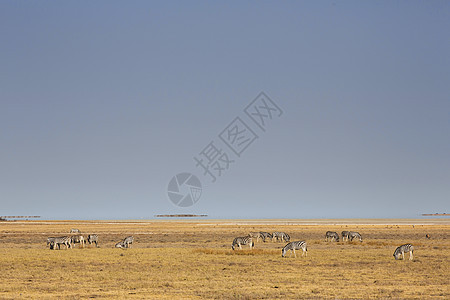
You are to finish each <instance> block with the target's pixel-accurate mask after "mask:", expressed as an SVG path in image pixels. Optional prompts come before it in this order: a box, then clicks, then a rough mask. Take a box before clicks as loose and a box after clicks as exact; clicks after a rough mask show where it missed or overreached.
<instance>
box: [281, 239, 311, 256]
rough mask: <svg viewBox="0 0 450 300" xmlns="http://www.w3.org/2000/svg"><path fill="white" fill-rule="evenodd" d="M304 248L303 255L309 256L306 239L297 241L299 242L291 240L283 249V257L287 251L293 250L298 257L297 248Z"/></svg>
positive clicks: (290, 253)
mask: <svg viewBox="0 0 450 300" xmlns="http://www.w3.org/2000/svg"><path fill="white" fill-rule="evenodd" d="M300 249H302V256H303V255H305V256H308V249H307V248H306V242H305V241H297V242H290V243H289V244H287V245H286V246H284V248H283V249H282V250H281V257H285V256H286V252H287V251H289V250H291V251H292V252H294V256H295V257H297V254H295V250H300ZM292 252H289V257H290V256H291V255H292Z"/></svg>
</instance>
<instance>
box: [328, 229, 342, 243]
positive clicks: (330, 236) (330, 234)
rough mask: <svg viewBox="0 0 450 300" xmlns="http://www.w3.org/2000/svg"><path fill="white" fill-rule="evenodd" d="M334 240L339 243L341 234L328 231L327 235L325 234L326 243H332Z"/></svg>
mask: <svg viewBox="0 0 450 300" xmlns="http://www.w3.org/2000/svg"><path fill="white" fill-rule="evenodd" d="M333 240H335V241H336V242H339V234H338V233H337V232H334V231H327V233H325V241H327V242H328V241H331V242H332V241H333Z"/></svg>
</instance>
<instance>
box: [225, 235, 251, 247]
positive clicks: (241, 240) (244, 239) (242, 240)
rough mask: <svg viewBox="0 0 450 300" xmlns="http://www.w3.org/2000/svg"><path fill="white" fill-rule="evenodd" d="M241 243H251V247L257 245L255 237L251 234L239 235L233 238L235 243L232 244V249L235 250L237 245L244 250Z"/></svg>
mask: <svg viewBox="0 0 450 300" xmlns="http://www.w3.org/2000/svg"><path fill="white" fill-rule="evenodd" d="M241 245H249V247H250V249H252V247H254V246H255V243H254V242H253V239H252V238H251V237H250V236H243V237H237V238H235V239H234V240H233V244H231V249H233V250H235V248H236V246H238V247H239V249H241V250H242V247H241Z"/></svg>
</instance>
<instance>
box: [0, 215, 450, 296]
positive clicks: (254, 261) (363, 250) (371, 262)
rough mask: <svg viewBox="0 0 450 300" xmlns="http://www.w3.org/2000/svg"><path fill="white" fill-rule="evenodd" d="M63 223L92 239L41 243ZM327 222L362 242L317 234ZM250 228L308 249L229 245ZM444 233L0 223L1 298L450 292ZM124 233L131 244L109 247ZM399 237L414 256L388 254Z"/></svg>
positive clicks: (311, 226)
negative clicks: (58, 246)
mask: <svg viewBox="0 0 450 300" xmlns="http://www.w3.org/2000/svg"><path fill="white" fill-rule="evenodd" d="M71 228H77V229H79V230H80V231H81V234H82V235H84V236H85V237H86V236H87V235H88V234H92V233H94V234H97V235H98V237H99V247H98V248H96V247H95V246H93V245H87V246H86V247H84V248H81V247H80V246H79V244H77V245H76V246H75V247H74V248H73V249H68V250H65V249H62V250H50V249H49V247H47V245H46V241H47V237H50V236H64V235H66V236H70V234H69V231H70V229H71ZM328 230H330V231H336V232H338V233H339V234H340V233H341V231H343V230H351V231H357V232H359V233H360V234H361V235H362V237H363V242H360V241H352V242H342V241H339V242H326V241H325V232H326V231H328ZM257 231H265V232H274V231H284V232H287V233H288V234H289V235H290V236H291V241H297V240H304V241H306V242H307V244H308V255H307V256H306V257H301V251H297V258H295V257H294V256H291V257H285V258H283V257H281V249H282V247H283V246H284V245H285V244H286V243H285V242H268V241H267V242H262V241H259V242H256V243H255V248H254V249H253V250H249V249H248V247H247V246H243V250H236V251H233V250H231V243H232V241H233V239H234V238H235V237H237V236H245V235H247V234H248V233H249V232H257ZM449 233H450V220H449V219H437V220H423V219H418V220H392V219H391V220H150V221H8V222H0V270H1V273H0V298H1V299H24V298H31V299H53V298H58V299H59V298H64V299H80V298H113V299H129V298H137V299H281V298H283V299H311V298H313V299H324V298H325V299H329V298H333V299H335V298H337V299H370V298H395V299H426V298H431V299H450V288H449V286H450V279H449V278H450V268H449V265H450V241H449V239H448V237H449ZM427 234H428V235H429V236H430V238H427V237H426V235H427ZM129 235H133V236H134V238H135V240H134V243H133V244H132V247H131V248H129V249H125V250H122V249H118V248H114V244H115V243H117V242H119V241H121V240H122V239H123V238H124V237H126V236H129ZM405 243H411V244H413V246H414V247H415V251H414V260H412V261H409V260H408V257H409V254H405V260H395V259H394V257H393V252H394V250H395V248H396V247H398V246H400V245H402V244H405Z"/></svg>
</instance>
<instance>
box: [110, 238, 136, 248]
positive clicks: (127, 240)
mask: <svg viewBox="0 0 450 300" xmlns="http://www.w3.org/2000/svg"><path fill="white" fill-rule="evenodd" d="M133 241H134V237H133V236H127V237H126V238H124V239H123V241H121V242H118V243H117V244H116V245H115V246H114V247H115V248H131V246H130V245H131V244H133Z"/></svg>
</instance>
